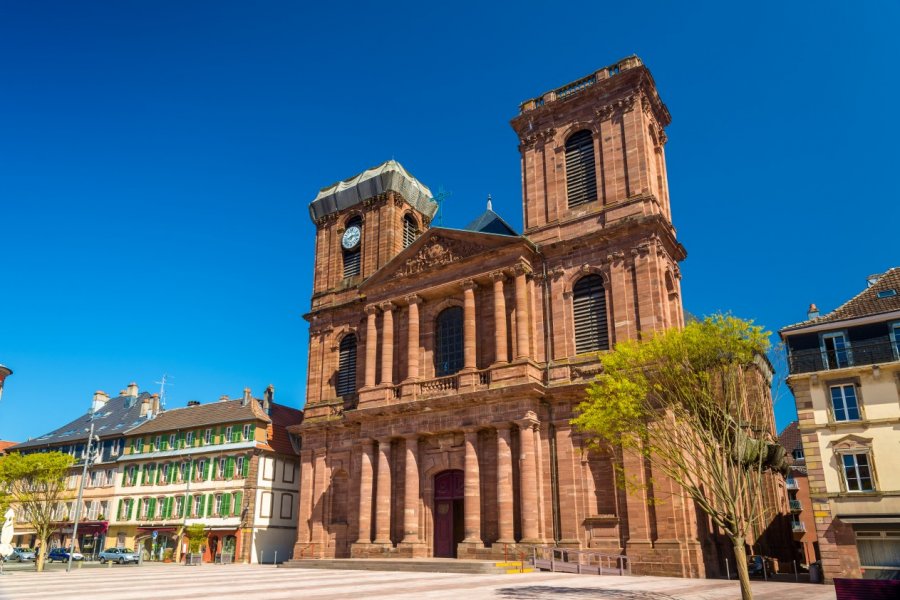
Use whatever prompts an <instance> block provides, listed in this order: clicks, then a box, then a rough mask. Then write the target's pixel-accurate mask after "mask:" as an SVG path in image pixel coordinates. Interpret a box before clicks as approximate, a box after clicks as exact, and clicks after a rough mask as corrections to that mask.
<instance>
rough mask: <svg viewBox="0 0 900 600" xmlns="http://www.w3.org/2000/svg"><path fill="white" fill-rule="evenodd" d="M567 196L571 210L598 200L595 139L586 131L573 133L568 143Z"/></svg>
mask: <svg viewBox="0 0 900 600" xmlns="http://www.w3.org/2000/svg"><path fill="white" fill-rule="evenodd" d="M566 196H567V197H568V199H569V207H570V208H571V207H573V206H580V205H582V204H586V203H588V202H592V201H594V200H596V199H597V175H596V173H595V170H594V138H593V136H592V135H591V132H590V131H588V130H586V129H582V130H581V131H578V132H575V133H573V134H572V135H571V137H569V139H568V140H567V141H566Z"/></svg>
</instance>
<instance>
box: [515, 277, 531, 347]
mask: <svg viewBox="0 0 900 600" xmlns="http://www.w3.org/2000/svg"><path fill="white" fill-rule="evenodd" d="M529 272H530V270H529V269H528V267H527V266H525V265H524V264H522V263H519V264H517V265H516V267H515V274H516V359H520V358H528V355H529V347H528V346H529V342H528V337H529V336H528V282H527V280H526V279H525V278H526V276H527V275H528V273H529Z"/></svg>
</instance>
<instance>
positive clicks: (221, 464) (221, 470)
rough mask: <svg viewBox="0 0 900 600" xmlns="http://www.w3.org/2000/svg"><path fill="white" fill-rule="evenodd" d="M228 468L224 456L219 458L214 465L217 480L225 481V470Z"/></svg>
mask: <svg viewBox="0 0 900 600" xmlns="http://www.w3.org/2000/svg"><path fill="white" fill-rule="evenodd" d="M227 466H228V459H227V458H225V457H224V456H221V457H219V460H218V464H217V465H216V477H217V478H218V479H225V468H226V467H227Z"/></svg>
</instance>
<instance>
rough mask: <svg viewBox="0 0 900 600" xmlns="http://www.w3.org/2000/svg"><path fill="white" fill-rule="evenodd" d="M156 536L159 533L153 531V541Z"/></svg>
mask: <svg viewBox="0 0 900 600" xmlns="http://www.w3.org/2000/svg"><path fill="white" fill-rule="evenodd" d="M158 535H159V532H158V531H157V530H155V529H154V530H153V539H154V540H155V539H156V537H157V536H158Z"/></svg>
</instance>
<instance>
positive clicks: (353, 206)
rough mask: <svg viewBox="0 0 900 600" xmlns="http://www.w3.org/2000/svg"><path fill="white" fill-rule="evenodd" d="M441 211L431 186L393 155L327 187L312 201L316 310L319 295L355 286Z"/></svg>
mask: <svg viewBox="0 0 900 600" xmlns="http://www.w3.org/2000/svg"><path fill="white" fill-rule="evenodd" d="M436 210H437V204H436V203H435V202H434V201H433V200H432V199H431V191H430V190H429V189H428V188H427V187H425V186H424V185H423V184H422V183H420V182H419V181H418V180H417V179H415V178H414V177H413V176H412V175H410V174H409V173H408V172H407V171H406V169H404V168H403V167H402V166H401V165H400V163H398V162H396V161H393V160H389V161H387V162H385V163H382V164H380V165H378V166H377V167H373V168H371V169H368V170H366V171H364V172H362V173H360V174H358V175H356V176H354V177H351V178H349V179H345V180H343V181H339V182H337V183H335V184H332V185H330V186H328V187H326V188H323V189H322V190H321V191H320V192H319V193H318V195H317V196H316V198H315V199H314V200H313V201H312V203H310V205H309V214H310V217H311V218H312V220H313V222H314V223H315V224H316V256H315V275H314V281H313V309H315V308H316V306H317V304H319V303H318V302H317V299H319V298H323V297H326V296H331V295H332V294H334V293H338V294H341V293H342V292H345V291H347V290H351V289H354V290H355V289H356V287H357V286H358V285H359V284H360V283H361V282H362V281H364V280H365V279H366V278H368V277H370V276H371V275H372V274H374V273H375V272H376V271H377V270H378V269H380V268H381V267H383V266H384V265H385V264H386V263H387V262H388V261H389V260H391V259H392V258H393V257H394V256H396V255H397V254H399V253H400V252H401V251H402V250H403V249H404V248H405V247H406V246H408V245H409V244H410V243H412V241H414V240H415V239H416V237H418V236H419V235H421V233H422V232H424V231H425V230H426V229H427V228H428V227H429V225H430V223H431V218H432V217H433V216H434V213H435V211H436ZM348 299H349V298H348ZM333 301H334V299H333V298H329V300H328V303H331V302H333Z"/></svg>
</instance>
